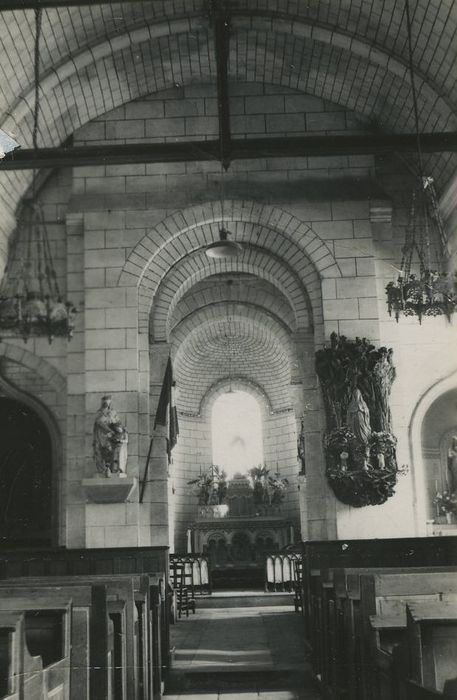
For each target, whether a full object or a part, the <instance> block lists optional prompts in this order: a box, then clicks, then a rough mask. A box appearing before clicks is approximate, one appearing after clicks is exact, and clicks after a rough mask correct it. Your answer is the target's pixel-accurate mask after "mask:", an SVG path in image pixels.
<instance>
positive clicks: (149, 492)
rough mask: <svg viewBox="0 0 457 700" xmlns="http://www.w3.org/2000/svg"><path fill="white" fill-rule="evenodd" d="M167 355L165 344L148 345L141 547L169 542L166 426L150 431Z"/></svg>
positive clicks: (167, 348) (164, 544)
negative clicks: (148, 443) (148, 439)
mask: <svg viewBox="0 0 457 700" xmlns="http://www.w3.org/2000/svg"><path fill="white" fill-rule="evenodd" d="M168 355H169V346H168V345H167V344H165V343H160V344H156V345H152V346H151V348H150V406H151V416H150V431H151V435H152V436H153V442H152V450H151V459H150V463H149V469H148V477H147V483H146V488H145V491H144V498H143V503H142V504H141V506H140V508H141V515H140V517H141V525H142V528H141V534H142V537H141V544H142V545H143V546H144V545H147V546H160V545H162V546H168V545H169V526H168V471H169V470H168V454H167V437H168V435H167V431H168V428H167V427H166V426H161V425H158V426H157V427H156V428H155V430H153V425H154V420H155V414H156V411H157V405H158V401H159V396H160V391H161V389H162V384H163V379H164V376H165V369H166V366H167V361H168Z"/></svg>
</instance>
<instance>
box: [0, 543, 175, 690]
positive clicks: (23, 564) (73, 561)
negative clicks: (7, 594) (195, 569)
mask: <svg viewBox="0 0 457 700" xmlns="http://www.w3.org/2000/svg"><path fill="white" fill-rule="evenodd" d="M168 568H169V553H168V547H135V548H129V547H113V548H109V549H100V548H94V549H64V548H48V549H41V550H30V551H27V550H21V551H16V550H11V551H10V550H3V551H0V579H5V578H12V577H34V576H35V577H41V576H51V577H53V576H68V575H69V576H84V575H105V576H112V575H130V574H131V575H141V574H148V575H151V576H155V577H156V578H157V585H159V590H154V585H155V584H154V585H153V587H152V589H151V594H152V595H154V596H155V597H156V599H157V598H158V600H159V602H157V600H156V602H155V606H156V608H157V606H160V611H161V615H160V634H159V635H158V636H159V637H160V664H159V665H158V666H157V665H156V666H157V668H160V670H161V674H160V678H157V676H158V674H156V680H155V681H154V682H155V683H158V687H161V686H163V682H164V678H165V674H166V672H167V669H168V668H169V665H170V614H169V611H170V607H171V598H170V592H169V586H168ZM153 619H155V618H153ZM155 648H156V649H158V648H159V647H158V645H156V646H155ZM157 692H158V689H157V688H156V693H155V694H157Z"/></svg>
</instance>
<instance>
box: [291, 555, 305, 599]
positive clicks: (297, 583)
mask: <svg viewBox="0 0 457 700" xmlns="http://www.w3.org/2000/svg"><path fill="white" fill-rule="evenodd" d="M293 567H294V573H295V577H294V582H293V591H294V608H295V612H303V561H302V560H301V559H295V560H294V562H293Z"/></svg>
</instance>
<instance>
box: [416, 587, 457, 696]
mask: <svg viewBox="0 0 457 700" xmlns="http://www.w3.org/2000/svg"><path fill="white" fill-rule="evenodd" d="M406 618H407V622H406V640H405V641H406V645H407V648H408V652H409V660H410V665H409V669H408V671H409V673H408V677H409V678H410V679H411V680H412V681H414V682H415V683H417V684H418V685H421V686H423V687H424V688H428V689H431V690H436V691H439V692H442V693H446V695H447V694H448V693H450V691H451V689H453V690H454V691H457V599H454V600H453V601H436V602H431V603H409V604H408V605H407V606H406ZM446 695H445V696H446ZM449 696H450V695H449ZM456 696H457V692H456V693H455V696H454V697H456Z"/></svg>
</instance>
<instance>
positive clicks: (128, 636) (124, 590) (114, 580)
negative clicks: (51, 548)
mask: <svg viewBox="0 0 457 700" xmlns="http://www.w3.org/2000/svg"><path fill="white" fill-rule="evenodd" d="M92 583H96V584H99V585H104V586H106V591H107V601H108V615H109V617H110V618H111V620H112V623H113V635H114V636H113V643H114V648H113V655H114V663H113V669H114V671H113V680H114V684H115V693H114V694H115V696H116V697H119V698H129V700H130V698H132V700H138V697H139V691H140V688H139V686H140V680H139V678H138V675H139V668H138V658H137V657H138V649H137V636H136V629H135V627H136V619H135V617H136V613H137V608H136V606H135V600H134V591H133V581H132V579H131V577H125V578H122V577H116V576H114V577H110V578H106V577H101V576H98V577H91V576H82V577H76V576H70V577H52V578H50V577H40V578H29V579H26V580H24V579H7V580H6V581H1V582H0V596H1V595H2V594H4V593H5V592H6V593H7V592H8V591H11V592H12V593H14V594H19V593H20V592H21V591H23V590H24V589H25V588H27V589H30V587H31V586H33V587H34V588H36V589H37V590H38V589H39V590H41V589H42V590H44V591H46V590H48V589H49V588H50V587H56V586H58V587H59V588H62V589H67V588H71V587H74V586H75V585H79V586H84V585H89V584H92Z"/></svg>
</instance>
